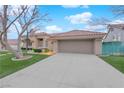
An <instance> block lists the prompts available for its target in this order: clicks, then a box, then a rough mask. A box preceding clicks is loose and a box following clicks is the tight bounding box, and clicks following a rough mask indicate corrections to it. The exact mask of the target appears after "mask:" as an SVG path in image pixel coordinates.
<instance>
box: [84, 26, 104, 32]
mask: <svg viewBox="0 0 124 93" xmlns="http://www.w3.org/2000/svg"><path fill="white" fill-rule="evenodd" d="M84 29H86V30H91V31H99V32H100V31H105V30H106V26H105V25H94V26H91V25H87V26H86V27H85V28H84Z"/></svg>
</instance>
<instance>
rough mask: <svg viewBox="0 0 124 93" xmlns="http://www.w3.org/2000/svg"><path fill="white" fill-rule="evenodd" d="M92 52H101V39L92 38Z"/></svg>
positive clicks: (98, 53) (97, 53)
mask: <svg viewBox="0 0 124 93" xmlns="http://www.w3.org/2000/svg"><path fill="white" fill-rule="evenodd" d="M94 54H96V55H100V54H102V40H101V39H95V40H94Z"/></svg>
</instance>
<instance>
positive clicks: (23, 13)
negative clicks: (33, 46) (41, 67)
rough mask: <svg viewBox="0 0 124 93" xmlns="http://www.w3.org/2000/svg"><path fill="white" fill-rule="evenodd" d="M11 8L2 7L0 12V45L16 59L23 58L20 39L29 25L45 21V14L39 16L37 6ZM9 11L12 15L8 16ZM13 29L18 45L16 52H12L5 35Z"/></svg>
mask: <svg viewBox="0 0 124 93" xmlns="http://www.w3.org/2000/svg"><path fill="white" fill-rule="evenodd" d="M12 7H13V6H8V5H4V6H3V10H2V11H1V12H0V14H1V15H0V19H1V23H2V31H1V33H0V41H1V44H2V45H4V46H5V47H6V49H7V50H9V51H10V52H11V53H13V54H14V55H15V57H16V58H17V59H21V58H23V53H22V50H21V45H20V44H21V37H22V35H23V34H24V33H25V32H26V31H27V30H28V29H30V30H31V29H32V28H29V26H30V25H32V24H34V23H36V22H38V21H41V20H42V21H43V20H46V16H47V14H44V15H43V16H39V12H38V9H37V6H27V5H23V6H22V5H21V6H18V7H16V9H13V10H12ZM9 11H11V12H12V15H11V14H9ZM12 27H15V29H16V31H17V33H18V44H17V51H16V50H14V49H13V48H12V47H11V46H10V45H9V44H8V41H7V33H8V32H9V30H10V29H11V28H12Z"/></svg>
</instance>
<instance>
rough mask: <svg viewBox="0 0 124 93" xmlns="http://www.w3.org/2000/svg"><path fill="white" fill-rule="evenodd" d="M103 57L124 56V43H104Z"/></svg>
mask: <svg viewBox="0 0 124 93" xmlns="http://www.w3.org/2000/svg"><path fill="white" fill-rule="evenodd" d="M102 54H103V55H123V54H124V42H123V43H122V42H103V43H102Z"/></svg>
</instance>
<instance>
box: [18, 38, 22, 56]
mask: <svg viewBox="0 0 124 93" xmlns="http://www.w3.org/2000/svg"><path fill="white" fill-rule="evenodd" d="M17 52H19V53H20V55H21V56H23V52H22V49H21V37H19V38H18V43H17Z"/></svg>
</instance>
